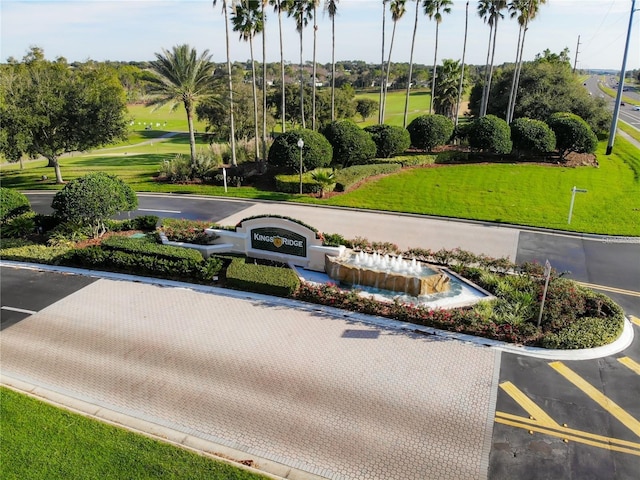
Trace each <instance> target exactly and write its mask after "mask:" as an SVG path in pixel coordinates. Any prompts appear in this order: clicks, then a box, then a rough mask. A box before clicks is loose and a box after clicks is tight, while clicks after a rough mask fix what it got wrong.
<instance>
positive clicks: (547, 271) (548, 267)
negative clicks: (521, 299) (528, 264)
mask: <svg viewBox="0 0 640 480" xmlns="http://www.w3.org/2000/svg"><path fill="white" fill-rule="evenodd" d="M544 276H545V280H544V290H543V291H542V302H541V303H540V314H539V315H538V328H540V322H541V321H542V310H544V301H545V300H546V298H547V288H549V278H550V277H551V264H550V263H549V260H547V261H546V262H545V263H544Z"/></svg>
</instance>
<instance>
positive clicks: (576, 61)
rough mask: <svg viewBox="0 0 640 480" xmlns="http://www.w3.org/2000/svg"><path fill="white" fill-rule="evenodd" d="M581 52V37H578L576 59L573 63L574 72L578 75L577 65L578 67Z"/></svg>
mask: <svg viewBox="0 0 640 480" xmlns="http://www.w3.org/2000/svg"><path fill="white" fill-rule="evenodd" d="M579 52H580V35H578V44H577V45H576V58H575V60H574V61H573V72H572V73H576V65H578V53H579Z"/></svg>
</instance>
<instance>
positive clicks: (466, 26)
mask: <svg viewBox="0 0 640 480" xmlns="http://www.w3.org/2000/svg"><path fill="white" fill-rule="evenodd" d="M468 30H469V0H467V5H466V7H465V14H464V42H463V46H462V65H461V68H460V85H459V86H458V100H457V101H456V116H455V120H454V125H455V126H456V127H457V126H458V117H459V116H460V101H461V100H462V90H463V82H464V59H465V56H466V54H467V32H468Z"/></svg>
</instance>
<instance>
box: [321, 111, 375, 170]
mask: <svg viewBox="0 0 640 480" xmlns="http://www.w3.org/2000/svg"><path fill="white" fill-rule="evenodd" d="M322 134H323V135H324V136H325V137H327V140H329V143H330V144H331V146H332V147H333V160H332V164H333V165H340V166H341V167H342V168H345V167H348V166H350V165H361V164H365V163H368V162H369V161H370V160H371V159H373V158H375V156H376V144H375V143H374V142H373V140H372V139H371V135H369V134H368V133H367V132H365V131H364V130H362V129H361V128H360V127H359V126H358V125H356V124H355V123H354V122H353V121H352V120H349V119H345V120H336V121H335V122H331V123H330V124H329V125H328V126H327V127H325V128H324V129H323V130H322Z"/></svg>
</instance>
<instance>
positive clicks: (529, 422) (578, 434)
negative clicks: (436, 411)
mask: <svg viewBox="0 0 640 480" xmlns="http://www.w3.org/2000/svg"><path fill="white" fill-rule="evenodd" d="M497 418H501V419H503V420H509V421H512V422H519V423H522V424H524V425H525V426H526V425H533V426H538V427H544V428H547V429H549V430H556V431H558V432H560V433H566V434H567V435H574V436H576V437H584V438H587V439H591V440H594V441H598V442H603V443H611V444H613V445H618V446H623V447H630V448H636V449H638V450H640V443H636V442H630V441H629V440H622V439H620V438H611V437H605V436H604V435H598V434H597V433H589V432H584V431H582V430H576V429H574V428H569V427H563V426H560V425H558V427H548V426H545V425H539V424H538V422H536V421H535V420H531V419H529V418H527V417H520V416H518V415H511V414H510V413H505V412H496V419H497ZM525 426H523V427H522V428H525Z"/></svg>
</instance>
